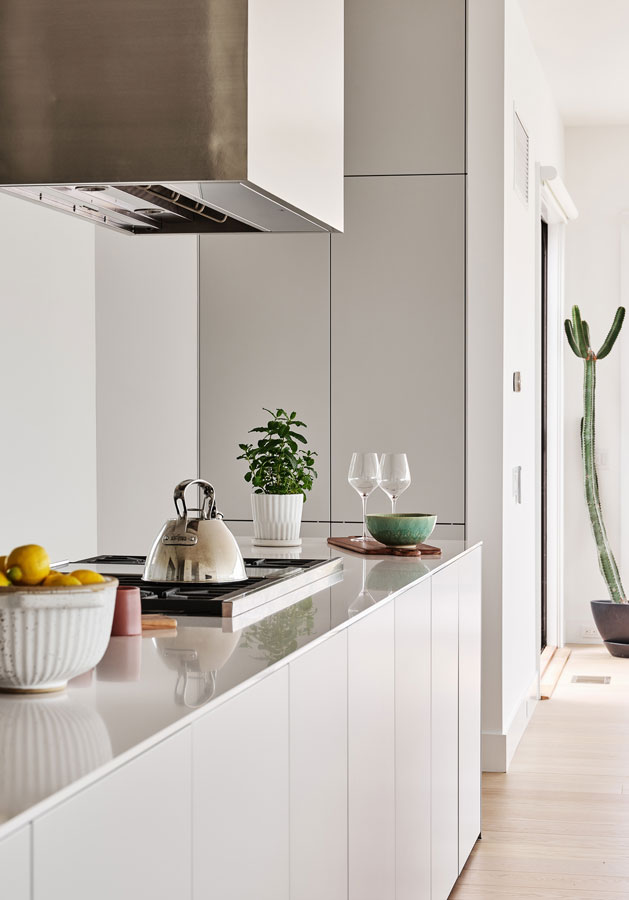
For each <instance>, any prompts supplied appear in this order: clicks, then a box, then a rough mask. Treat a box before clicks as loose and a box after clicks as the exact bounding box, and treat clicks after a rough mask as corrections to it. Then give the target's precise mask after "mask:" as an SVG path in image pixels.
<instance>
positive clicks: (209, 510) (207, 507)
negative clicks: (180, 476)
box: [173, 478, 216, 519]
mask: <svg viewBox="0 0 629 900" xmlns="http://www.w3.org/2000/svg"><path fill="white" fill-rule="evenodd" d="M192 484H198V485H199V487H201V488H203V501H202V503H201V509H199V510H198V512H200V513H201V518H202V519H212V518H214V517H215V516H216V500H215V493H214V488H213V487H212V485H211V484H210V482H209V481H204V480H203V479H202V478H188V479H187V480H186V481H180V482H179V484H178V485H177V487H176V488H175V491H174V493H173V500H174V501H175V509H176V510H177V515H178V517H179V518H180V519H187V517H188V507H187V506H186V498H185V496H184V495H185V492H186V490H187V489H188V488H189V487H190V485H192ZM180 504H181V510H180V508H179V506H180Z"/></svg>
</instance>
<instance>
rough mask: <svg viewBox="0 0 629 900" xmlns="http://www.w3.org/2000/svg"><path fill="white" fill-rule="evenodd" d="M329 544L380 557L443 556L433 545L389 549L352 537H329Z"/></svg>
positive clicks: (371, 541) (376, 543)
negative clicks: (406, 548) (355, 539)
mask: <svg viewBox="0 0 629 900" xmlns="http://www.w3.org/2000/svg"><path fill="white" fill-rule="evenodd" d="M328 544H331V545H332V546H333V547H341V549H343V550H352V551H353V552H354V553H364V554H367V555H368V556H369V555H374V556H375V555H376V554H377V555H378V556H441V550H440V549H439V547H433V546H432V545H431V544H417V546H416V547H415V548H413V549H412V550H410V549H409V550H403V549H401V548H398V547H387V546H385V544H381V543H380V542H379V541H373V540H371V539H368V540H366V541H354V540H352V538H351V536H350V537H329V538H328Z"/></svg>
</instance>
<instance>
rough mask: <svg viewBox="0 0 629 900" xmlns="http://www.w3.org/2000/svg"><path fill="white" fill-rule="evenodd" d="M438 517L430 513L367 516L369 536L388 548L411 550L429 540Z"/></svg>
mask: <svg viewBox="0 0 629 900" xmlns="http://www.w3.org/2000/svg"><path fill="white" fill-rule="evenodd" d="M436 522H437V517H436V516H433V515H430V514H428V513H395V514H393V513H384V514H382V515H380V514H374V515H369V516H367V528H368V529H369V534H370V535H371V536H372V537H373V538H374V539H375V540H376V541H380V543H381V544H385V545H386V546H387V547H398V548H405V549H406V548H411V547H414V546H415V545H416V544H420V543H421V542H422V541H425V540H426V538H429V537H430V535H431V534H432V532H433V529H434V527H435V524H436Z"/></svg>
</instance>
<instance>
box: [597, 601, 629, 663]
mask: <svg viewBox="0 0 629 900" xmlns="http://www.w3.org/2000/svg"><path fill="white" fill-rule="evenodd" d="M590 605H591V607H592V615H593V616H594V624H595V625H596V627H597V628H598V631H599V634H600V636H601V637H602V638H603V641H604V643H605V646H606V647H607V649H608V650H609V652H610V653H611V655H612V656H623V657H629V603H612V601H611V600H592V602H591V604H590Z"/></svg>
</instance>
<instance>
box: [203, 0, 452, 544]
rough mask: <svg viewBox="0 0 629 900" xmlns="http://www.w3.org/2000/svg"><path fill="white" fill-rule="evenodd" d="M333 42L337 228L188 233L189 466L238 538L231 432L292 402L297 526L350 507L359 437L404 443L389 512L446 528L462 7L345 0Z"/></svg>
mask: <svg viewBox="0 0 629 900" xmlns="http://www.w3.org/2000/svg"><path fill="white" fill-rule="evenodd" d="M345 35H346V39H345V55H346V58H345V146H346V156H345V175H346V178H345V231H344V233H343V234H333V235H331V236H329V235H308V234H306V235H281V234H270V235H231V236H230V235H225V236H220V237H216V236H214V235H202V236H201V238H200V270H199V271H200V282H199V285H200V288H199V289H200V322H201V330H200V370H201V382H200V410H201V413H200V451H201V452H200V465H201V474H202V475H204V476H205V477H208V478H210V480H216V482H217V483H218V485H219V486H220V487H221V489H222V490H221V493H222V494H223V495H224V496H225V497H226V498H228V499H229V502H228V504H226V506H225V509H224V510H223V512H224V513H225V516H226V519H227V520H228V521H229V522H230V524H231V525H232V527H234V529H235V530H236V531H241V532H242V533H245V532H249V533H250V531H251V523H250V518H251V512H250V507H249V496H248V488H247V486H246V485H245V483H244V481H243V480H242V473H243V472H242V470H241V469H240V468H239V464H237V463H236V462H235V456H236V455H237V452H238V450H237V446H238V442H239V441H242V440H244V439H245V437H246V431H247V429H248V428H250V427H252V426H253V425H255V424H258V419H259V417H260V415H261V414H262V413H261V410H260V407H261V406H269V407H271V406H284V407H286V406H291V408H294V409H296V410H298V412H299V414H300V415H301V416H303V418H304V419H305V420H306V421H307V422H308V425H309V429H308V437H309V439H310V442H311V444H312V446H313V447H314V448H315V449H316V450H317V451H318V453H319V456H318V458H317V468H318V469H319V480H318V482H317V484H316V486H315V490H314V491H313V493H312V497H311V498H310V499H309V501H308V503H307V504H306V506H305V507H304V521H305V523H306V524H305V525H304V529H303V534H304V535H323V534H327V533H329V532H330V531H332V532H334V531H336V532H340V533H345V534H347V533H348V525H347V524H343V523H347V522H356V521H357V520H358V519H359V518H360V516H359V509H360V504H359V503H358V501H357V498H356V496H355V494H354V493H353V491H352V490H351V488H349V486H348V485H347V481H346V475H347V465H348V463H349V457H350V454H351V452H352V451H353V450H356V449H358V448H359V447H366V448H373V449H374V450H380V451H385V450H400V449H401V450H405V451H406V452H407V453H408V454H409V459H410V463H411V468H412V471H413V474H414V480H413V483H412V484H411V487H410V488H409V489H408V491H407V492H406V493H405V494H404V497H403V500H402V503H403V506H402V508H403V509H424V510H427V511H434V512H436V513H437V514H438V516H439V522H440V525H439V526H438V528H439V531H438V536H441V537H461V536H462V531H463V527H464V492H465V486H464V437H465V436H464V402H465V394H464V381H465V373H464V358H465V333H464V328H465V285H464V258H465V0H394V2H393V3H387V4H383V3H381V2H379V0H346V4H345ZM400 410H403V413H404V414H402V415H401V414H400ZM444 411H447V412H446V414H444ZM423 472H430V478H425V477H424V478H423V477H421V473H423ZM219 499H220V498H219ZM370 508H371V509H373V511H374V512H375V511H378V510H379V509H380V510H382V511H385V510H386V509H387V501H386V498H385V497H384V495H380V493H379V492H378V493H377V494H376V495H374V496H373V497H372V499H371V500H370Z"/></svg>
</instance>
